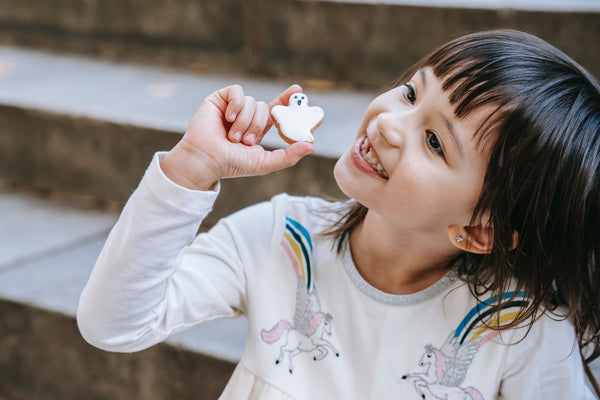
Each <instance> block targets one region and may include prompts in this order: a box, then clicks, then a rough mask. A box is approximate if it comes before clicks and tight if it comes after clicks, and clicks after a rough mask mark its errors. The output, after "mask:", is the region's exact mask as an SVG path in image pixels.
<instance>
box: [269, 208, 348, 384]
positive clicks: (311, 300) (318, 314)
mask: <svg viewBox="0 0 600 400" xmlns="http://www.w3.org/2000/svg"><path fill="white" fill-rule="evenodd" d="M281 247H282V248H283V250H284V251H285V253H286V254H287V256H288V259H289V260H290V263H291V264H292V267H293V269H294V272H295V273H296V280H297V282H298V286H297V289H296V306H295V311H294V319H293V323H292V322H289V321H288V320H285V319H282V320H280V321H279V322H277V323H276V324H275V325H274V326H273V327H272V328H271V329H270V330H265V329H263V330H262V331H261V338H262V340H263V342H265V343H266V344H274V343H281V344H280V347H279V355H278V356H277V359H276V360H275V364H276V365H279V364H280V363H282V362H283V361H284V359H285V356H286V355H287V356H288V371H289V372H290V374H291V373H293V371H294V359H295V358H296V357H297V356H299V355H301V354H311V355H312V356H313V360H314V361H319V360H322V359H323V358H325V357H326V356H327V355H328V354H329V353H330V352H331V353H332V354H335V355H336V357H339V352H338V351H337V349H336V348H335V346H334V345H333V344H332V343H331V341H330V337H331V336H332V332H331V322H332V320H333V317H332V316H331V315H330V314H329V313H325V312H323V311H322V310H321V304H320V301H319V296H318V293H317V290H316V285H315V276H314V271H313V268H312V259H311V255H312V250H313V245H312V240H311V238H310V234H309V233H308V231H307V230H306V228H304V227H303V226H302V225H301V224H300V223H298V222H297V221H294V220H293V219H291V218H286V228H285V232H284V235H283V239H282V240H281Z"/></svg>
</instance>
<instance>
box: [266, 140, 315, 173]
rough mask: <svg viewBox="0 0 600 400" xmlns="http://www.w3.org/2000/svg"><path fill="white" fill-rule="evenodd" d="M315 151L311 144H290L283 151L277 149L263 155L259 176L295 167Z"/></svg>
mask: <svg viewBox="0 0 600 400" xmlns="http://www.w3.org/2000/svg"><path fill="white" fill-rule="evenodd" d="M314 151H315V147H314V146H313V144H312V143H306V142H297V143H294V144H291V145H290V146H288V147H286V148H285V149H277V150H273V151H267V152H265V153H264V158H263V161H262V163H261V164H260V167H259V169H260V171H259V172H258V173H259V174H261V175H264V174H268V173H271V172H274V171H277V170H280V169H283V168H288V167H291V166H294V165H296V163H298V161H300V160H301V159H302V158H303V157H305V156H307V155H309V154H311V153H312V152H314Z"/></svg>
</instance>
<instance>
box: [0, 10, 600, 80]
mask: <svg viewBox="0 0 600 400" xmlns="http://www.w3.org/2000/svg"><path fill="white" fill-rule="evenodd" d="M412 3H414V2H412ZM136 4H137V3H136V2H134V1H131V0H130V1H124V2H119V1H116V0H111V1H105V2H102V3H100V2H95V1H92V2H86V3H85V4H84V5H82V6H80V7H71V6H70V2H69V1H67V0H59V2H58V3H56V4H54V3H53V4H52V6H51V7H49V6H48V5H47V3H46V2H43V1H42V0H36V1H34V2H33V3H32V2H26V3H23V2H21V1H19V0H5V1H4V2H3V4H2V5H0V42H1V43H12V44H16V45H24V46H28V47H34V48H36V47H37V48H47V49H58V50H63V51H67V52H74V53H80V54H89V55H93V56H98V57H102V58H107V59H113V60H122V59H126V60H130V61H139V62H142V63H145V64H154V65H170V66H178V67H182V68H184V69H188V70H192V71H200V72H206V71H230V72H236V73H244V74H247V75H250V76H266V77H270V78H281V77H284V78H289V77H291V78H292V79H294V80H299V79H316V80H320V81H326V82H332V83H333V84H335V85H339V86H344V87H345V86H349V87H367V88H371V89H373V88H379V87H381V85H384V84H385V83H387V82H388V81H389V80H391V79H393V78H394V77H395V76H396V75H398V74H399V73H400V72H402V71H403V70H404V69H405V68H406V67H408V66H410V65H412V64H413V63H414V62H415V61H417V60H418V59H419V58H421V57H422V56H424V55H425V54H427V53H428V52H429V51H430V50H432V49H433V48H434V47H436V46H437V45H439V44H441V43H443V42H445V41H447V40H448V39H450V38H452V37H455V36H456V35H458V34H460V33H465V32H472V31H476V30H481V29H490V28H500V27H502V28H512V29H521V30H525V31H528V32H531V33H534V34H537V35H539V36H541V37H542V38H544V39H546V40H548V41H550V42H552V43H554V44H556V45H557V46H558V47H560V48H561V49H563V50H565V51H566V52H567V53H568V54H569V55H570V56H572V57H573V58H574V59H575V60H577V61H579V62H580V63H581V64H582V65H584V66H586V67H587V68H588V69H590V71H591V72H592V73H593V74H595V75H596V76H598V75H600V55H597V54H595V53H594V52H590V51H588V50H587V48H586V46H585V43H594V42H595V41H596V39H597V37H598V36H600V32H599V30H598V25H600V24H599V23H598V21H599V18H600V12H598V10H592V11H576V10H575V11H574V10H569V11H564V10H523V9H517V8H502V9H491V8H488V9H484V8H460V7H447V6H446V7H444V6H433V7H428V6H427V5H426V4H425V5H415V4H398V2H333V1H305V0H286V1H281V0H248V1H246V2H244V3H243V5H242V6H240V5H239V3H238V2H237V1H235V0H223V1H221V2H219V6H215V5H214V4H215V3H214V2H211V1H210V0H201V1H195V0H181V1H180V2H179V3H178V6H177V7H173V6H172V4H171V3H160V2H150V3H144V7H136ZM459 4H460V3H459ZM347 21H352V23H351V24H349V23H347ZM423 21H432V22H433V23H427V24H423ZM233 26H235V27H236V29H233V28H232V27H233ZM557 27H558V29H557ZM390 49H398V51H390ZM400 50H401V51H400ZM357 55H358V56H357ZM349 60H351V61H349Z"/></svg>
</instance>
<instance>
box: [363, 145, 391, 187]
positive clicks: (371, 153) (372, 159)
mask: <svg viewBox="0 0 600 400" xmlns="http://www.w3.org/2000/svg"><path fill="white" fill-rule="evenodd" d="M360 155H361V156H362V158H363V159H364V160H365V161H366V162H367V163H368V164H369V165H370V166H371V168H373V169H374V170H375V171H377V174H379V176H381V177H382V178H384V179H388V178H389V176H388V173H387V171H386V170H385V169H384V168H383V165H381V161H379V158H377V154H376V153H375V150H373V148H372V147H371V144H370V143H369V139H368V138H366V137H365V139H364V140H363V142H362V144H361V146H360Z"/></svg>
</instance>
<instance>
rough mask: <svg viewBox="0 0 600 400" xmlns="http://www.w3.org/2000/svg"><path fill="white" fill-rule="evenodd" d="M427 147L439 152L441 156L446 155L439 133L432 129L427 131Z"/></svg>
mask: <svg viewBox="0 0 600 400" xmlns="http://www.w3.org/2000/svg"><path fill="white" fill-rule="evenodd" d="M426 135H427V147H429V148H430V149H431V150H432V151H433V152H435V153H437V154H438V155H440V156H442V157H443V156H444V150H443V149H442V145H441V144H440V140H439V139H438V137H437V135H436V134H435V133H434V132H432V131H427V132H426Z"/></svg>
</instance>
